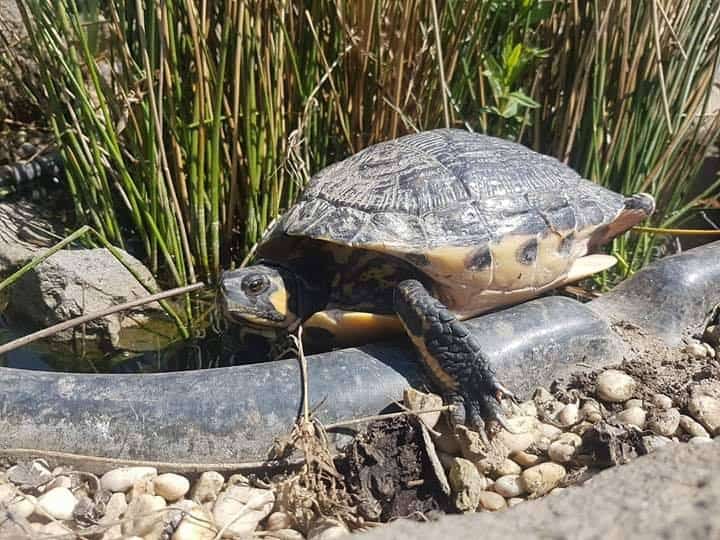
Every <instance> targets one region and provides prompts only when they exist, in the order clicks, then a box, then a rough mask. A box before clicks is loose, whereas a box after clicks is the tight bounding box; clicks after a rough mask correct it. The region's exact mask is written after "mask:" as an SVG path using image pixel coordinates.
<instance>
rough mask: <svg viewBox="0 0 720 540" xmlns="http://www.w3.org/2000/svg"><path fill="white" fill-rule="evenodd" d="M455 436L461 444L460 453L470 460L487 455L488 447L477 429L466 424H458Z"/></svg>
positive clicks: (476, 459) (480, 458) (479, 458)
mask: <svg viewBox="0 0 720 540" xmlns="http://www.w3.org/2000/svg"><path fill="white" fill-rule="evenodd" d="M455 436H456V438H457V442H458V444H459V445H460V454H461V455H462V457H464V458H465V459H469V460H470V461H478V460H482V459H483V458H485V456H486V455H487V447H486V446H485V443H484V442H483V440H482V438H481V437H480V434H479V433H478V432H477V431H474V430H472V429H468V428H467V427H466V426H457V427H456V428H455Z"/></svg>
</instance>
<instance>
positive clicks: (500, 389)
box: [492, 381, 519, 404]
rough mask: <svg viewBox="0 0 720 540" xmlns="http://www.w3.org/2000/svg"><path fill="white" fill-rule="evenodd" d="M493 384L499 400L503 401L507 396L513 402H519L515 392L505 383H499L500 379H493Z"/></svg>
mask: <svg viewBox="0 0 720 540" xmlns="http://www.w3.org/2000/svg"><path fill="white" fill-rule="evenodd" d="M492 385H493V389H494V390H495V399H497V400H498V401H502V400H503V399H504V398H507V399H509V400H510V401H512V402H513V403H516V404H517V403H519V402H518V399H517V397H515V394H513V393H512V392H511V391H510V390H508V389H507V387H506V386H505V385H503V384H501V383H499V382H498V381H493V383H492Z"/></svg>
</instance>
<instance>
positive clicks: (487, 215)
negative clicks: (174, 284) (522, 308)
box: [268, 129, 625, 312]
mask: <svg viewBox="0 0 720 540" xmlns="http://www.w3.org/2000/svg"><path fill="white" fill-rule="evenodd" d="M624 208H625V197H624V196H622V195H620V194H617V193H614V192H612V191H609V190H607V189H605V188H602V187H601V186H599V185H597V184H594V183H592V182H590V181H588V180H585V179H584V178H582V177H581V176H579V175H578V174H577V173H576V172H575V171H573V170H572V169H570V168H569V167H567V166H566V165H564V164H562V163H560V162H559V161H558V160H556V159H555V158H552V157H549V156H545V155H542V154H539V153H537V152H534V151H532V150H530V149H528V148H526V147H524V146H522V145H519V144H516V143H513V142H510V141H506V140H502V139H498V138H494V137H490V136H486V135H480V134H475V133H470V132H466V131H462V130H456V129H438V130H433V131H427V132H422V133H417V134H412V135H407V136H404V137H401V138H398V139H394V140H390V141H387V142H383V143H380V144H376V145H374V146H370V147H368V148H366V149H364V150H362V151H360V152H358V153H357V154H355V155H353V156H350V157H349V158H347V159H345V160H344V161H341V162H338V163H335V164H334V165H331V166H329V167H327V168H325V169H323V170H322V171H320V172H319V173H317V174H316V175H315V176H314V177H313V178H312V179H311V180H310V182H309V183H308V185H307V187H306V189H305V192H304V194H303V195H302V197H301V198H300V200H299V201H298V202H297V203H296V204H295V205H294V206H293V207H292V208H290V210H289V211H288V212H287V213H286V214H285V215H284V216H283V217H282V218H281V219H280V220H279V221H278V222H277V224H276V225H275V227H274V228H273V230H272V231H271V232H270V233H269V236H268V239H273V238H275V239H277V238H278V237H280V236H290V237H305V238H312V239H315V240H323V241H327V242H331V243H333V244H336V245H339V246H347V247H351V248H363V249H367V250H372V251H376V252H377V251H379V252H383V253H385V254H388V255H391V256H393V257H398V258H401V259H403V260H405V261H407V262H410V263H411V264H413V265H415V266H416V267H418V268H420V269H421V270H422V271H423V272H424V273H425V274H426V275H428V276H429V277H430V278H431V279H432V280H434V281H435V282H437V283H438V284H440V285H443V284H444V289H445V294H441V296H445V298H444V299H445V301H446V302H448V301H449V303H451V304H453V303H454V304H456V305H457V304H458V302H459V303H460V304H462V301H459V300H458V298H457V296H458V294H460V295H462V294H463V291H462V289H464V288H467V287H473V288H475V289H482V290H485V291H490V292H492V291H495V292H497V293H499V294H507V293H509V292H517V291H519V290H528V291H530V290H531V291H532V292H531V293H530V294H527V295H526V296H528V297H529V296H532V295H533V294H535V293H536V292H537V290H538V289H541V288H546V286H548V285H550V284H553V283H557V282H558V281H561V280H562V278H563V276H566V275H567V273H568V271H569V269H570V267H571V265H572V262H573V261H574V260H575V259H577V258H578V257H581V256H582V255H584V254H585V253H586V252H587V247H588V242H589V240H590V239H591V237H592V235H593V233H594V232H595V231H596V230H597V229H598V228H601V227H604V226H607V225H608V224H609V223H611V222H612V221H613V220H615V219H616V218H617V216H618V215H619V213H620V212H621V211H622V210H623V209H624ZM441 288H442V287H441ZM441 292H442V291H441ZM450 293H452V294H450ZM449 294H450V296H452V295H454V296H456V298H455V299H454V300H453V299H452V298H448V295H449ZM489 303H490V304H498V303H509V302H503V301H498V300H497V299H495V300H490V301H489ZM471 311H473V312H477V311H478V309H477V306H475V307H473V308H472V310H471Z"/></svg>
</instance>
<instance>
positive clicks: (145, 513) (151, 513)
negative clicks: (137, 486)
mask: <svg viewBox="0 0 720 540" xmlns="http://www.w3.org/2000/svg"><path fill="white" fill-rule="evenodd" d="M166 507H167V503H166V502H165V499H163V498H162V497H159V496H157V495H150V494H149V493H143V494H142V495H139V496H138V497H136V498H134V499H133V500H131V501H130V504H128V507H127V510H125V514H124V515H123V520H124V523H123V526H122V531H123V534H124V535H126V536H131V535H137V536H145V535H147V534H150V533H152V532H157V531H158V530H161V529H162V528H163V526H164V524H163V515H162V514H161V513H160V510H162V509H163V508H166ZM125 520H126V521H125Z"/></svg>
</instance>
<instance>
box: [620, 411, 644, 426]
mask: <svg viewBox="0 0 720 540" xmlns="http://www.w3.org/2000/svg"><path fill="white" fill-rule="evenodd" d="M646 417H647V413H646V412H645V409H641V408H640V407H630V408H629V409H625V410H623V411H620V412H619V413H617V414H616V415H615V419H616V420H617V421H618V422H621V423H623V424H630V425H632V426H636V427H638V428H640V429H643V428H644V427H645V418H646Z"/></svg>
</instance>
